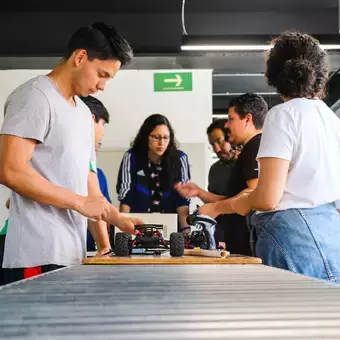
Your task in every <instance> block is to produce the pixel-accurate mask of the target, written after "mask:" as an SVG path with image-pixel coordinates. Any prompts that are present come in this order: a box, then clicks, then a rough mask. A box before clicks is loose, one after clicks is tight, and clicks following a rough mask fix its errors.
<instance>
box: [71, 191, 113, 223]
mask: <svg viewBox="0 0 340 340" xmlns="http://www.w3.org/2000/svg"><path fill="white" fill-rule="evenodd" d="M76 211H78V212H79V213H80V214H82V215H83V216H86V217H88V218H90V219H94V220H97V221H100V220H105V219H106V218H107V216H108V214H109V212H110V203H109V202H108V201H107V200H106V198H105V197H104V196H85V197H82V199H81V200H80V201H79V202H77V208H76Z"/></svg>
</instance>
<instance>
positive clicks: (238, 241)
mask: <svg viewBox="0 0 340 340" xmlns="http://www.w3.org/2000/svg"><path fill="white" fill-rule="evenodd" d="M260 142H261V134H259V135H256V136H254V137H253V138H252V139H251V140H250V141H249V142H248V143H247V144H246V145H245V146H244V147H243V150H242V151H241V154H240V155H239V157H238V159H237V161H236V164H235V167H234V168H233V171H232V174H231V176H230V181H229V183H228V186H227V189H226V193H227V197H228V198H230V197H233V196H236V195H237V194H239V193H240V192H241V191H242V190H244V189H246V188H247V181H249V180H251V179H253V178H258V176H259V170H258V164H257V161H256V157H257V153H258V151H259V147H260ZM217 221H218V223H219V224H221V225H223V226H224V231H225V232H224V237H225V241H226V244H227V250H229V251H230V252H231V253H234V254H241V255H252V252H251V249H250V240H249V238H250V234H249V230H248V226H247V222H246V218H245V217H244V216H241V215H237V214H229V215H220V216H218V217H217Z"/></svg>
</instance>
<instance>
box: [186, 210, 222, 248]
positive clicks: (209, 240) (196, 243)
mask: <svg viewBox="0 0 340 340" xmlns="http://www.w3.org/2000/svg"><path fill="white" fill-rule="evenodd" d="M187 223H188V224H189V226H190V228H191V232H190V233H189V234H187V235H185V236H184V248H186V249H193V248H196V247H198V248H201V249H216V242H215V236H214V234H215V225H216V223H217V222H216V221H215V220H214V219H213V218H211V217H210V216H206V215H199V210H198V209H197V210H195V211H194V213H193V214H191V215H189V216H188V217H187Z"/></svg>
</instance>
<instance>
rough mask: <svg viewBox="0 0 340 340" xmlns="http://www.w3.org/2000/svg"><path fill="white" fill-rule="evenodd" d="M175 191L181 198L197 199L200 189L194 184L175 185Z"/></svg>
mask: <svg viewBox="0 0 340 340" xmlns="http://www.w3.org/2000/svg"><path fill="white" fill-rule="evenodd" d="M175 189H176V190H177V191H178V192H179V193H180V195H181V196H183V197H198V196H199V194H200V191H201V188H200V187H199V186H198V185H197V184H195V183H191V182H189V183H183V184H182V183H177V184H176V185H175Z"/></svg>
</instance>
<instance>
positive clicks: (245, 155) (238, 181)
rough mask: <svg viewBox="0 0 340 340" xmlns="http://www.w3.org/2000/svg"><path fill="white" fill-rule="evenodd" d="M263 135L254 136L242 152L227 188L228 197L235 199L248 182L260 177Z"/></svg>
mask: <svg viewBox="0 0 340 340" xmlns="http://www.w3.org/2000/svg"><path fill="white" fill-rule="evenodd" d="M260 142H261V134H258V135H256V136H254V137H253V138H252V139H251V140H250V141H249V142H248V143H247V144H246V145H245V146H244V147H243V150H242V151H241V153H240V155H239V157H238V159H237V161H236V165H235V167H234V169H233V172H232V175H231V178H230V181H229V183H228V188H227V193H228V194H227V197H233V196H235V195H237V194H239V193H240V192H241V191H242V190H244V189H246V188H247V181H249V180H250V179H253V178H258V177H259V169H258V164H257V160H256V157H257V154H258V152H259V148H260Z"/></svg>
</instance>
